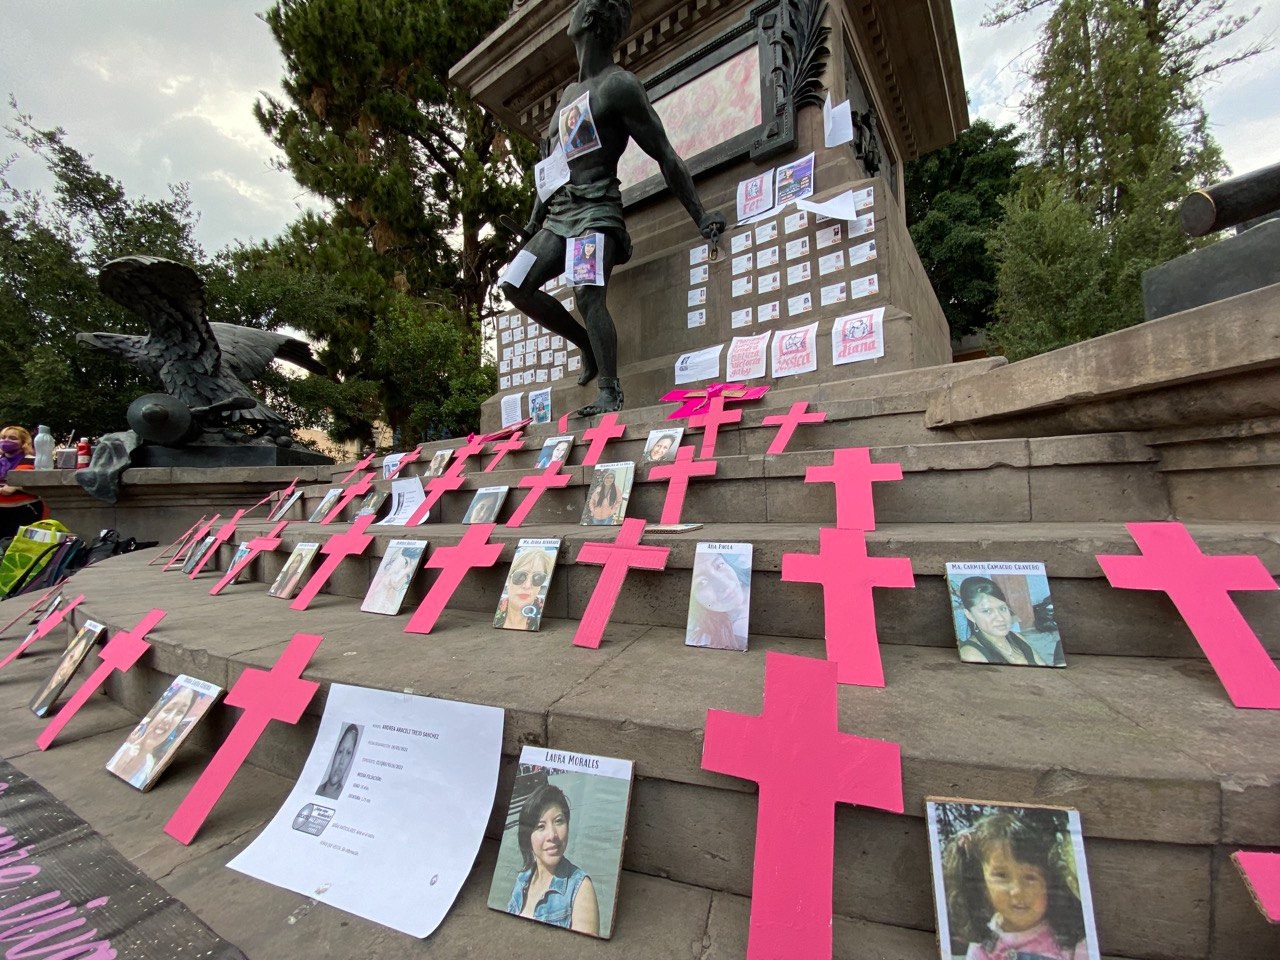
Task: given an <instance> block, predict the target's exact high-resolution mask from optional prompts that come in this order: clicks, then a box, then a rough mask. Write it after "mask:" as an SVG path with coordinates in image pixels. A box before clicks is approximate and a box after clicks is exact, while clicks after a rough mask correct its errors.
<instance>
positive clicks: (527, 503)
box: [507, 460, 573, 527]
mask: <svg viewBox="0 0 1280 960" xmlns="http://www.w3.org/2000/svg"><path fill="white" fill-rule="evenodd" d="M572 479H573V477H572V475H570V474H568V473H561V472H560V461H559V460H552V461H551V462H550V463H549V464H547V468H546V469H545V470H543V471H542V472H541V473H534V474H530V475H529V476H526V477H521V478H520V482H519V483H518V484H516V486H519V487H525V488H527V489H528V491H529V492H528V493H526V494H525V495H524V499H523V500H521V501H520V506H518V507H516V509H515V512H514V513H513V514H511V518H510V519H509V520H507V526H508V527H518V526H520V524H522V523H524V522H525V520H526V519H527V518H528V516H529V511H531V510H532V509H533V507H534V504H536V503H537V502H538V500H539V499H540V498H541V497H542V494H543V493H545V492H546V491H547V490H548V489H558V488H560V487H567V486H568V485H569V481H570V480H572Z"/></svg>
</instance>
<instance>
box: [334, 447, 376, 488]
mask: <svg viewBox="0 0 1280 960" xmlns="http://www.w3.org/2000/svg"><path fill="white" fill-rule="evenodd" d="M376 456H377V454H376V453H370V454H369V455H368V456H366V457H365V458H364V459H363V460H361V461H360V462H359V463H357V464H356V465H355V466H354V467H352V468H351V472H350V473H348V474H347V475H346V476H345V477H343V478H342V479H341V480H339V481H338V483H346V482H347V481H348V480H350V479H351V478H352V477H354V476H355V475H356V474H357V473H359V472H360V471H361V470H367V469H368V468H369V464H371V463H373V458H374V457H376Z"/></svg>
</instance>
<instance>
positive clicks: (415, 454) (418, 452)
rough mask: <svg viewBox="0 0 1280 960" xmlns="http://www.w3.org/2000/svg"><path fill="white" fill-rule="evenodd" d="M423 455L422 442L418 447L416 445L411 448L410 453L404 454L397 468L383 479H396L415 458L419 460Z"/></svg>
mask: <svg viewBox="0 0 1280 960" xmlns="http://www.w3.org/2000/svg"><path fill="white" fill-rule="evenodd" d="M421 456H422V444H418V445H417V446H416V447H414V448H413V449H412V450H410V451H409V452H408V453H406V454H405V455H404V456H402V457H401V458H400V462H399V463H397V464H396V466H395V469H394V470H392V471H391V472H390V473H388V474H387V475H386V476H385V477H383V478H382V479H384V480H394V479H395V478H396V477H397V476H399V475H400V471H401V470H403V469H404V468H405V467H407V466H408V465H409V464H411V463H413V462H414V461H415V460H417V459H418V458H419V457H421Z"/></svg>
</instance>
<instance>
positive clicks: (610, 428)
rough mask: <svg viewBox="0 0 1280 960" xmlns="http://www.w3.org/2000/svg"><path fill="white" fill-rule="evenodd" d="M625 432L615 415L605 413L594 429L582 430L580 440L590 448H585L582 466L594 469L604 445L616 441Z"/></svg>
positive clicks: (601, 454) (602, 453) (625, 429)
mask: <svg viewBox="0 0 1280 960" xmlns="http://www.w3.org/2000/svg"><path fill="white" fill-rule="evenodd" d="M626 432H627V428H626V427H625V426H624V425H622V424H620V423H619V422H618V415H617V414H616V413H606V414H605V415H604V416H603V417H601V418H600V422H599V423H598V424H596V425H595V426H594V427H588V428H587V429H586V430H583V431H582V439H583V440H584V441H586V442H587V443H589V444H591V446H589V447H588V448H587V453H586V456H584V457H583V458H582V465H583V466H584V467H594V466H595V465H596V464H597V463H599V462H600V458H601V457H602V456H603V455H604V448H605V444H607V443H608V442H609V441H610V440H617V439H618V438H620V437H621V436H622V435H623V434H624V433H626Z"/></svg>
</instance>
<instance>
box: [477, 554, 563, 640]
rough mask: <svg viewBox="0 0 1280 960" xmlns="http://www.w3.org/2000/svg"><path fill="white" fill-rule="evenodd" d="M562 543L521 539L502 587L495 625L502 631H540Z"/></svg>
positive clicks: (494, 616)
mask: <svg viewBox="0 0 1280 960" xmlns="http://www.w3.org/2000/svg"><path fill="white" fill-rule="evenodd" d="M559 551H560V541H559V540H550V539H549V540H521V541H520V543H519V544H518V545H517V546H516V555H515V558H514V559H513V560H512V561H511V570H510V572H509V573H508V574H507V582H506V584H505V585H504V586H503V588H502V598H501V599H500V600H499V601H498V610H497V612H496V613H495V614H494V615H493V625H494V626H495V627H498V628H499V629H502V630H537V629H538V628H539V627H540V626H542V608H543V606H544V605H545V604H546V602H547V591H548V590H550V589H551V574H552V573H553V572H554V571H555V568H556V554H557V553H559Z"/></svg>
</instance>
